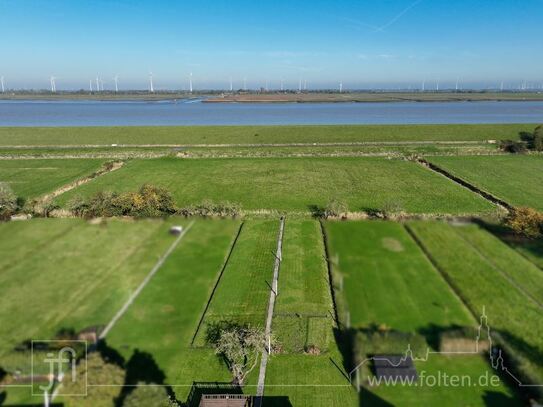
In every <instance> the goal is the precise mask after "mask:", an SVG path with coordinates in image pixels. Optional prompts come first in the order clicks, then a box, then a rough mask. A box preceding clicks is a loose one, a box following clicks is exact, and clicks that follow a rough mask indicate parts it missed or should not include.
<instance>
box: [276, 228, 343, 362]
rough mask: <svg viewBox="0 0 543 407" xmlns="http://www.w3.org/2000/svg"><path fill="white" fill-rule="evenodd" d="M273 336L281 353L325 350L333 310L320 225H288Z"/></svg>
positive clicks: (329, 333) (328, 339)
mask: <svg viewBox="0 0 543 407" xmlns="http://www.w3.org/2000/svg"><path fill="white" fill-rule="evenodd" d="M283 245H284V246H283V247H284V249H283V262H282V263H281V271H280V277H279V286H278V289H279V293H280V295H279V296H278V297H277V302H276V303H275V310H274V319H273V325H272V326H273V332H274V333H275V335H276V336H277V339H278V341H279V343H280V346H281V348H282V351H283V352H298V353H300V352H304V350H306V348H307V347H309V346H316V347H317V348H318V349H319V350H321V351H325V350H327V349H328V345H329V341H330V340H332V339H333V338H332V335H331V333H332V331H331V327H332V323H333V320H332V316H333V306H332V298H331V294H330V286H329V284H328V269H327V267H326V262H325V258H324V257H325V254H324V245H323V241H322V236H321V231H320V224H319V223H318V222H315V221H287V222H286V226H285V235H284V238H283Z"/></svg>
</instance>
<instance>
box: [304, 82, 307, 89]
mask: <svg viewBox="0 0 543 407" xmlns="http://www.w3.org/2000/svg"><path fill="white" fill-rule="evenodd" d="M304 90H307V79H304Z"/></svg>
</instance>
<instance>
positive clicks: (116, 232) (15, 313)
mask: <svg viewBox="0 0 543 407" xmlns="http://www.w3.org/2000/svg"><path fill="white" fill-rule="evenodd" d="M0 234H1V235H4V236H10V239H2V240H0V269H1V270H2V271H1V272H0V284H1V286H2V293H3V295H2V296H0V320H1V321H2V324H1V325H0V337H1V338H2V341H1V344H2V347H1V348H0V355H3V354H5V353H6V352H9V351H10V350H11V349H12V348H13V346H14V345H16V344H18V343H20V342H22V341H23V340H26V339H32V338H33V339H40V338H53V337H54V335H55V334H56V332H57V330H58V329H60V328H74V329H76V330H77V329H82V328H85V327H87V326H90V325H95V324H105V323H107V322H108V321H109V319H110V318H111V317H112V316H113V315H114V313H115V312H116V311H117V309H118V308H120V306H121V305H122V303H123V302H124V301H126V299H127V298H128V296H129V295H130V293H131V291H132V290H133V289H134V288H135V287H136V286H137V285H138V284H139V283H140V281H141V280H142V279H143V277H144V276H145V275H146V274H147V273H148V272H149V270H150V269H151V268H152V267H153V265H154V264H155V263H156V261H157V259H158V257H159V256H161V255H162V254H163V253H164V252H165V251H166V248H167V247H168V245H169V244H170V243H171V242H172V241H173V239H172V238H171V237H170V236H168V234H167V223H165V222H161V221H141V222H124V221H115V220H113V221H108V222H107V223H106V224H103V225H90V224H88V223H86V222H84V221H81V220H76V219H59V220H56V219H55V220H50V219H37V220H32V221H29V222H24V223H4V224H0ZM21 299H25V301H21Z"/></svg>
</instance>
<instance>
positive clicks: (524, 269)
mask: <svg viewBox="0 0 543 407" xmlns="http://www.w3.org/2000/svg"><path fill="white" fill-rule="evenodd" d="M454 230H455V231H456V232H457V233H458V234H459V235H460V236H462V237H463V238H464V239H465V240H466V241H467V242H469V244H471V245H472V246H473V247H474V248H475V249H476V250H477V251H478V252H479V254H480V255H481V256H483V257H484V258H485V260H487V261H488V262H489V263H490V264H491V265H493V266H494V267H495V268H496V269H497V270H498V271H499V272H500V273H503V274H505V275H506V276H507V277H508V278H509V279H511V281H512V282H513V284H514V285H516V286H517V287H518V289H519V290H521V291H522V292H524V293H526V294H527V295H528V296H530V297H531V298H533V299H534V300H535V301H537V302H539V303H540V304H543V272H542V271H541V270H540V269H539V268H537V267H536V266H535V265H534V264H533V263H531V262H530V261H528V260H527V259H525V258H524V257H522V256H519V254H518V253H517V252H516V251H515V250H513V249H511V248H510V247H509V246H507V245H506V244H505V243H503V242H502V241H501V240H500V239H498V238H497V237H495V236H494V235H492V234H490V233H488V232H487V231H485V230H484V229H481V228H480V227H479V226H477V225H469V226H463V227H456V228H454Z"/></svg>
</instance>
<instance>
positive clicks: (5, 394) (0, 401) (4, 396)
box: [0, 379, 8, 406]
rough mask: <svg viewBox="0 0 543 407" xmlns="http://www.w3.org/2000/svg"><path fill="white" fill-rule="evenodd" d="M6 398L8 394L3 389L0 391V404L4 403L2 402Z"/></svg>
mask: <svg viewBox="0 0 543 407" xmlns="http://www.w3.org/2000/svg"><path fill="white" fill-rule="evenodd" d="M0 380H1V379H0ZM7 398H8V394H7V393H6V392H5V391H3V392H0V406H3V405H4V402H5V401H6V399H7Z"/></svg>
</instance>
